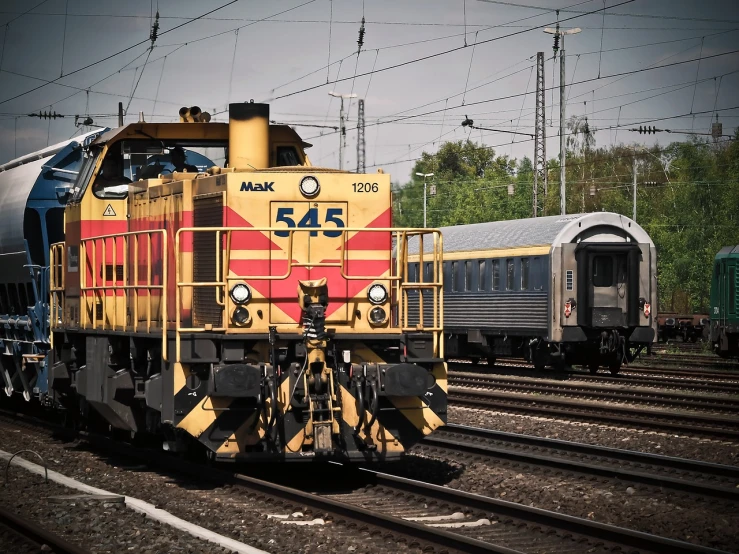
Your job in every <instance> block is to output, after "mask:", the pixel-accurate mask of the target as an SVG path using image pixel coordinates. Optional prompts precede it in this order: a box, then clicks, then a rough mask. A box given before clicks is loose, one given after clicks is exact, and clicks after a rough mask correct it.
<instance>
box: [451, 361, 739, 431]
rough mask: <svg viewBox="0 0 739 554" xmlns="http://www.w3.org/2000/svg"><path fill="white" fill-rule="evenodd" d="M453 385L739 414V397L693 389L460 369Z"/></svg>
mask: <svg viewBox="0 0 739 554" xmlns="http://www.w3.org/2000/svg"><path fill="white" fill-rule="evenodd" d="M449 384H451V385H457V386H464V387H478V388H485V389H492V390H496V391H514V392H524V393H529V394H537V395H556V396H564V397H577V398H582V399H587V400H598V401H607V402H620V403H624V402H632V403H640V404H648V405H651V406H655V407H660V408H676V409H681V410H701V411H711V412H716V413H723V414H728V415H737V414H739V398H736V397H730V396H715V395H713V396H708V395H702V394H696V393H693V392H690V393H684V392H683V393H678V392H672V391H658V390H653V389H635V388H630V387H626V386H623V385H619V386H603V385H597V384H587V383H572V382H563V381H555V380H542V379H535V380H532V379H529V378H520V377H505V376H497V375H486V374H483V373H461V372H456V371H455V372H449ZM737 423H739V420H737Z"/></svg>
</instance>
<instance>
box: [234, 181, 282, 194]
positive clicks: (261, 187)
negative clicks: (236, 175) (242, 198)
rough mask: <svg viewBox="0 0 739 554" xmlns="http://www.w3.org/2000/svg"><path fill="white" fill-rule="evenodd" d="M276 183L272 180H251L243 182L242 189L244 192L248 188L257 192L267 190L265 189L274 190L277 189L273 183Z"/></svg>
mask: <svg viewBox="0 0 739 554" xmlns="http://www.w3.org/2000/svg"><path fill="white" fill-rule="evenodd" d="M274 184H275V182H274V181H271V182H269V183H268V182H266V181H265V182H264V183H252V182H251V181H249V182H248V183H246V182H243V183H241V189H240V190H241V191H242V192H243V191H248V190H253V191H255V192H265V191H270V192H274V191H275V189H273V188H272V185H274Z"/></svg>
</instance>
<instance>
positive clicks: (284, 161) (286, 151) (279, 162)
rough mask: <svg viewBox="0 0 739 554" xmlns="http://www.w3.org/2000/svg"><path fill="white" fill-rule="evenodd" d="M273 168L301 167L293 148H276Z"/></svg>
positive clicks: (296, 152) (295, 150) (298, 157)
mask: <svg viewBox="0 0 739 554" xmlns="http://www.w3.org/2000/svg"><path fill="white" fill-rule="evenodd" d="M275 158H276V160H275V166H276V167H284V166H289V165H303V163H302V161H301V160H300V156H298V151H297V149H296V148H295V147H294V146H278V147H277V148H276V153H275Z"/></svg>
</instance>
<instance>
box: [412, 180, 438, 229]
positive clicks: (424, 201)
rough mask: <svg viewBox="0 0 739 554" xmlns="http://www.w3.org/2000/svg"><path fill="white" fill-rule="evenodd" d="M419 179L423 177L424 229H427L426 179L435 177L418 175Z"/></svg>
mask: <svg viewBox="0 0 739 554" xmlns="http://www.w3.org/2000/svg"><path fill="white" fill-rule="evenodd" d="M416 175H418V176H419V177H423V228H424V229H425V228H426V178H427V177H433V176H434V174H433V173H416Z"/></svg>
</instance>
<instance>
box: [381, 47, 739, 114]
mask: <svg viewBox="0 0 739 554" xmlns="http://www.w3.org/2000/svg"><path fill="white" fill-rule="evenodd" d="M736 53H739V50H731V51H729V52H722V53H720V54H713V55H711V56H704V57H703V59H704V60H705V59H708V58H717V57H721V56H727V55H732V54H736ZM696 60H697V59H690V60H683V61H679V62H672V63H669V64H664V65H659V66H651V67H645V68H640V69H634V70H631V71H623V72H620V73H614V74H612V75H605V76H602V77H601V79H609V78H613V77H620V76H626V75H635V74H637V73H643V72H645V71H654V70H658V69H663V68H666V67H674V66H677V65H682V64H686V63H691V62H694V61H696ZM597 80H598V78H597V77H593V78H590V79H583V80H582V81H577V82H574V83H572V84H571V85H570V86H572V85H580V84H584V83H591V82H593V81H597ZM590 92H591V91H587V93H585V94H590ZM523 95H524V93H514V94H508V95H506V96H499V97H496V98H490V99H487V100H480V101H477V102H471V103H469V104H467V105H466V106H467V107H468V106H473V105H479V104H487V103H490V102H498V101H502V100H509V99H511V98H518V97H521V96H523ZM462 107H465V106H461V105H458V106H453V107H452V109H457V108H462ZM441 111H442V110H441V109H439V110H429V111H427V112H423V113H420V114H410V115H406V116H402V117H398V118H396V119H392V120H387V121H382V122H381V123H375V125H377V124H383V125H384V124H389V123H395V122H397V121H403V120H405V119H412V118H416V117H421V116H425V115H430V114H435V113H439V112H441Z"/></svg>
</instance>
